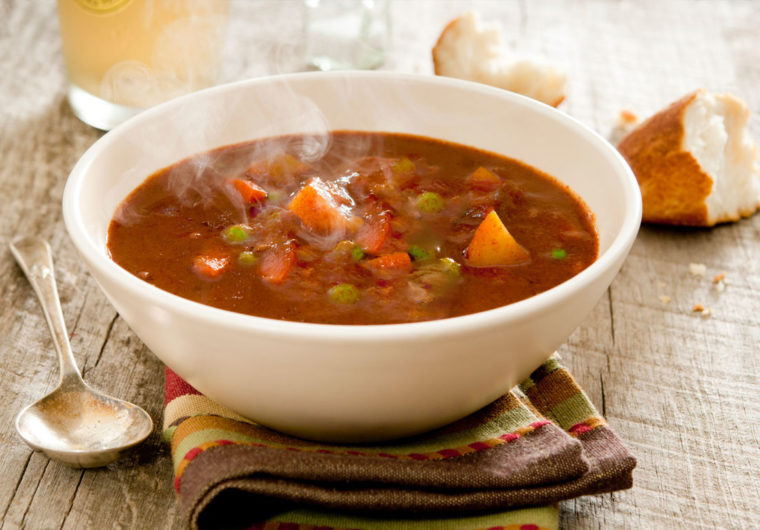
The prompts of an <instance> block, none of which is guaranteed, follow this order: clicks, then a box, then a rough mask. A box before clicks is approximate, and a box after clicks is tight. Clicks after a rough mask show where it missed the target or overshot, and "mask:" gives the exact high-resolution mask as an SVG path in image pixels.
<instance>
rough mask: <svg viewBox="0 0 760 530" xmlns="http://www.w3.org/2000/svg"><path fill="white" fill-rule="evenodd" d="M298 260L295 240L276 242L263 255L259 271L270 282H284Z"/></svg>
mask: <svg viewBox="0 0 760 530" xmlns="http://www.w3.org/2000/svg"><path fill="white" fill-rule="evenodd" d="M295 262H296V246H295V244H294V243H293V241H286V242H285V243H278V244H274V245H272V246H271V247H269V248H268V249H267V250H265V251H264V253H263V254H262V255H261V261H260V262H259V263H260V265H259V272H260V273H261V277H262V278H263V279H264V280H266V281H268V282H270V283H282V282H284V281H285V280H286V279H287V277H288V274H290V269H292V268H293V265H294V264H295Z"/></svg>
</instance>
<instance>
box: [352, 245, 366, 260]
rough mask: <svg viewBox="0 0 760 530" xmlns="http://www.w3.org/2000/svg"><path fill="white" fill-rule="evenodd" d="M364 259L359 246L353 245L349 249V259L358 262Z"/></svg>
mask: <svg viewBox="0 0 760 530" xmlns="http://www.w3.org/2000/svg"><path fill="white" fill-rule="evenodd" d="M363 257H364V251H363V250H362V247H360V246H359V245H354V246H353V248H352V249H351V259H352V260H354V261H360V260H361V259H362V258H363Z"/></svg>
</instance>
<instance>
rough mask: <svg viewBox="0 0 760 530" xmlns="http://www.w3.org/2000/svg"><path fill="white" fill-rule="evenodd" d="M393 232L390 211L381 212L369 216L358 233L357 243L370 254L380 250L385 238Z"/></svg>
mask: <svg viewBox="0 0 760 530" xmlns="http://www.w3.org/2000/svg"><path fill="white" fill-rule="evenodd" d="M390 233H391V222H390V219H389V216H388V212H380V213H379V214H375V215H371V216H370V217H369V218H367V222H366V223H365V224H363V225H362V226H361V227H360V228H359V231H358V232H357V233H356V243H357V244H358V245H359V246H360V247H361V248H362V249H363V250H364V252H369V253H370V254H377V253H378V252H380V249H381V248H382V246H383V244H384V243H385V240H386V239H388V235H390Z"/></svg>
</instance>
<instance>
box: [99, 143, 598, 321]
mask: <svg viewBox="0 0 760 530" xmlns="http://www.w3.org/2000/svg"><path fill="white" fill-rule="evenodd" d="M315 138H317V137H314V136H308V135H307V136H286V137H278V138H269V139H266V140H258V141H253V142H248V143H244V144H238V145H234V146H228V147H223V148H219V149H216V150H214V151H211V152H209V153H204V154H201V155H197V156H194V157H190V158H188V159H185V160H183V161H180V162H178V163H177V164H175V165H173V166H170V167H168V168H165V169H163V170H160V171H158V172H156V173H155V174H153V175H151V176H150V177H148V179H147V180H146V181H145V182H144V183H143V184H142V185H140V186H139V187H138V188H136V189H135V190H134V191H133V192H132V193H131V194H130V195H129V196H128V197H127V198H126V199H125V200H124V201H123V203H122V204H121V205H120V206H119V208H118V209H117V212H116V215H115V216H114V218H113V220H112V222H111V225H110V227H109V234H108V248H109V250H110V253H111V257H112V259H113V260H114V261H115V262H116V263H118V264H119V265H121V266H122V267H123V268H125V269H126V270H128V271H129V272H131V273H132V274H135V275H137V276H138V277H139V278H141V279H143V280H145V281H148V282H150V283H152V284H153V285H155V286H157V287H159V288H161V289H164V290H166V291H169V292H172V293H174V294H176V295H179V296H182V297H184V298H188V299H190V300H194V301H197V302H200V303H203V304H207V305H211V306H214V307H219V308H222V309H227V310H230V311H236V312H240V313H246V314H251V315H256V316H261V317H267V318H275V319H283V320H292V321H301V322H316V323H329V324H390V323H399V322H416V321H424V320H434V319H441V318H449V317H454V316H459V315H465V314H470V313H475V312H479V311H484V310H487V309H492V308H495V307H500V306H503V305H507V304H510V303H513V302H516V301H519V300H522V299H525V298H528V297H530V296H533V295H535V294H538V293H540V292H543V291H545V290H547V289H549V288H551V287H554V286H555V285H558V284H559V283H562V282H563V281H565V280H567V279H569V278H570V277H572V276H574V275H575V274H577V273H578V272H580V271H581V270H583V269H584V268H586V267H587V266H588V265H590V264H591V263H592V262H593V261H594V260H595V259H596V257H597V253H598V237H597V234H596V229H595V226H594V221H593V214H592V213H591V212H590V211H589V209H588V208H587V207H586V206H585V205H584V204H583V202H582V201H581V200H580V199H579V198H578V197H577V196H575V194H573V193H572V192H571V191H570V190H569V189H568V188H567V187H566V186H564V185H563V184H561V183H559V182H558V181H556V180H555V179H554V178H552V177H550V176H548V175H546V174H544V173H541V172H540V171H538V170H536V169H534V168H531V167H529V166H527V165H525V164H523V163H521V162H519V161H516V160H513V159H509V158H506V157H503V156H499V155H496V154H493V153H487V152H484V151H480V150H477V149H474V148H470V147H466V146H461V145H456V144H452V143H448V142H443V141H439V140H433V139H430V138H422V137H416V136H410V135H401V134H385V133H360V132H349V131H339V132H334V133H332V136H331V142H330V143H329V147H328V148H327V151H326V153H325V154H324V156H322V157H321V158H319V159H317V160H309V159H306V158H304V160H300V159H299V155H298V153H299V152H300V151H302V150H303V149H302V148H303V146H304V145H309V144H310V142H312V143H313V140H314V139H315ZM357 146H359V147H357ZM283 152H285V153H287V155H286V158H283V155H282V154H281V153H283ZM278 153H279V154H278ZM367 153H372V154H371V155H368V154H367ZM266 154H269V155H268V156H267V155H266ZM478 168H486V169H488V170H489V171H490V172H491V173H493V174H494V175H496V176H498V177H499V179H500V181H501V183H500V185H498V186H496V184H495V183H494V181H493V179H492V178H491V177H490V176H488V175H485V176H484V173H483V172H482V170H481V172H480V173H479V175H478V177H476V178H474V179H468V177H469V176H470V175H471V174H473V173H474V172H475V171H476V170H478ZM315 177H316V178H318V179H320V181H322V182H323V183H324V186H325V187H324V188H320V189H319V190H318V191H319V193H311V194H309V195H308V201H309V202H308V206H309V208H310V209H311V210H310V211H311V212H312V213H313V212H314V211H317V210H319V208H321V206H320V205H321V204H322V201H323V199H324V203H325V204H328V203H329V204H332V205H333V206H335V207H337V208H339V211H340V212H342V214H341V215H342V216H343V217H336V219H337V221H336V222H335V223H333V225H330V224H329V223H328V224H324V225H323V224H322V223H314V222H312V221H309V223H311V224H310V226H311V227H308V226H306V224H305V223H304V222H303V221H302V219H301V218H300V217H299V215H297V214H296V213H294V211H291V210H289V209H288V205H289V204H291V201H292V204H297V203H298V201H293V198H294V197H296V196H297V194H298V193H299V191H300V190H301V189H302V188H303V187H304V186H306V185H307V184H308V183H309V182H314V181H312V179H313V178H315ZM234 179H243V180H248V181H251V182H252V183H254V184H255V185H256V186H257V187H259V188H261V189H263V190H265V191H266V192H267V194H268V195H267V197H266V198H265V199H261V200H258V197H259V194H258V193H256V194H255V195H254V197H253V198H252V197H251V196H250V195H249V194H243V195H241V193H239V192H238V189H239V188H241V187H240V185H239V184H235V185H233V182H234ZM424 192H433V193H435V194H438V196H439V197H440V198H441V199H442V204H441V202H440V201H437V199H435V198H433V199H434V200H432V202H431V201H427V202H426V203H425V205H424V206H425V207H426V208H431V211H429V212H427V213H423V212H421V211H420V208H421V206H420V204H419V202H420V201H419V197H420V195H421V194H422V193H424ZM318 195H319V196H320V197H322V198H319V197H318V201H319V204H317V205H316V206H315V203H314V197H316V196H318ZM426 198H429V197H426ZM431 205H432V206H431ZM439 207H440V209H438V208H439ZM293 208H294V209H296V210H297V208H296V207H295V206H294V207H293ZM491 210H494V211H495V212H496V213H497V214H498V216H499V218H500V219H501V221H502V222H503V224H504V225H505V226H506V228H507V229H508V231H509V233H511V235H512V236H513V237H514V239H515V240H516V241H517V242H518V243H519V244H520V245H521V246H522V247H523V248H524V249H525V250H527V251H528V253H529V254H530V260H529V262H528V263H524V264H517V265H507V266H499V267H474V266H471V265H470V264H468V262H467V257H466V249H467V246H468V244H469V243H470V241H471V240H472V236H473V234H474V232H475V230H476V229H477V228H478V226H479V224H480V222H481V221H482V220H483V219H484V218H485V216H486V215H487V214H488V213H489V212H490V211H491ZM305 218H306V219H307V221H308V220H309V219H311V216H309V217H305ZM232 225H242V226H243V227H244V228H245V230H246V232H247V234H248V237H247V239H245V240H244V241H232V242H231V241H229V240H226V239H225V237H224V233H225V232H224V231H225V230H226V229H228V228H229V227H230V226H232ZM328 226H334V229H331V228H326V227H328ZM235 234H236V235H237V236H238V237H239V236H240V232H239V231H237V232H235ZM346 240H350V241H351V243H346V242H345V241H346ZM413 246H414V247H415V249H414V250H413V251H412V250H410V249H411V248H412V247H413ZM557 249H561V250H562V251H564V254H565V255H564V257H563V258H562V259H557V257H556V256H557V255H562V254H563V253H562V252H556V251H557ZM553 251H555V252H554V257H553ZM407 252H409V256H411V258H416V259H406V256H404V253H407ZM241 253H246V255H245V256H243V258H246V259H243V258H240V259H238V258H239V256H240V254H241ZM425 254H429V256H430V258H429V259H421V258H420V256H424V255H425ZM207 256H208V257H210V258H211V259H212V260H214V261H212V263H213V264H214V267H216V265H218V264H220V263H224V268H223V270H221V271H219V270H216V268H214V270H213V272H212V273H211V274H204V270H209V269H210V268H208V267H205V268H204V267H200V268H199V267H198V265H197V264H198V263H199V261H200V262H201V263H203V260H204V259H205V257H207ZM225 258H226V260H225ZM344 284H350V285H351V286H353V287H354V288H355V289H351V288H346V287H339V288H338V289H333V290H332V291H331V289H332V288H334V287H336V286H339V285H340V286H342V285H344ZM339 291H340V292H342V295H341V296H342V298H340V301H336V300H337V298H331V296H332V294H331V293H337V292H339ZM354 299H355V300H354Z"/></svg>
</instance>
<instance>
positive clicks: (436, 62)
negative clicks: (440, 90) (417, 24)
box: [433, 17, 462, 75]
mask: <svg viewBox="0 0 760 530" xmlns="http://www.w3.org/2000/svg"><path fill="white" fill-rule="evenodd" d="M461 18H462V17H456V18H455V19H452V20H450V21H449V23H448V24H446V27H445V28H443V31H441V34H440V35H439V36H438V40H437V41H436V42H435V46H433V72H435V75H443V74H442V73H441V72H442V67H441V64H440V62H439V59H438V54H439V53H440V49H441V46H442V45H443V39H445V38H446V36H447V35H448V32H449V30H451V29H452V28H453V27H454V26H455V25H456V24H457V23H458V22H459V21H460V20H461Z"/></svg>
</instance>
